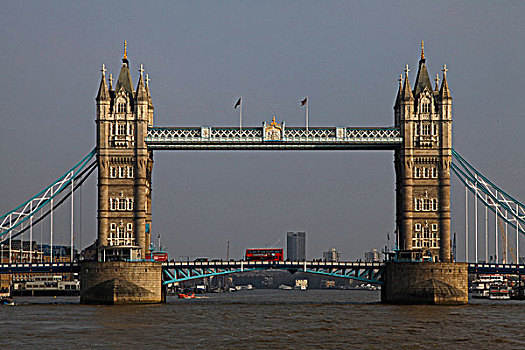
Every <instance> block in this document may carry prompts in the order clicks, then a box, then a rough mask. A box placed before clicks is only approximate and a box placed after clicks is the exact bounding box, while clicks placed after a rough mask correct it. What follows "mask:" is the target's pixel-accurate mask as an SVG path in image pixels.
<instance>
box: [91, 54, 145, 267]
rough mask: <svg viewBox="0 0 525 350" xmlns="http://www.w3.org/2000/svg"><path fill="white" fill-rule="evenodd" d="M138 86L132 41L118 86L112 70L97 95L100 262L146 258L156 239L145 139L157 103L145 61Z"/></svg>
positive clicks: (124, 58) (101, 84) (101, 83)
mask: <svg viewBox="0 0 525 350" xmlns="http://www.w3.org/2000/svg"><path fill="white" fill-rule="evenodd" d="M139 71H140V77H139V81H138V84H137V88H136V90H133V85H132V82H131V75H130V71H129V60H128V58H127V49H126V44H125V46H124V56H123V58H122V67H121V69H120V74H119V77H118V80H117V84H116V86H115V88H114V89H113V79H112V77H111V75H110V79H109V87H108V84H107V82H106V69H105V67H104V66H103V68H102V79H101V81H100V87H99V90H98V94H97V97H96V102H97V120H96V123H97V160H98V261H107V260H122V259H144V258H145V257H146V254H147V253H148V249H149V247H150V242H151V171H152V167H153V152H152V151H150V150H148V147H147V145H146V142H145V138H146V135H147V130H148V125H151V124H153V104H152V102H151V96H150V93H149V88H148V81H147V79H146V82H144V77H143V69H142V65H141V68H140V70H139Z"/></svg>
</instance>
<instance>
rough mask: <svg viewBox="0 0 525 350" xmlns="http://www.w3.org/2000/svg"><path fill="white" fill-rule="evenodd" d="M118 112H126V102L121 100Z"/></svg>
mask: <svg viewBox="0 0 525 350" xmlns="http://www.w3.org/2000/svg"><path fill="white" fill-rule="evenodd" d="M117 112H118V113H126V103H125V102H119V103H118V107H117Z"/></svg>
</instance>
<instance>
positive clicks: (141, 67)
mask: <svg viewBox="0 0 525 350" xmlns="http://www.w3.org/2000/svg"><path fill="white" fill-rule="evenodd" d="M139 72H140V75H141V76H142V75H143V74H144V67H143V66H142V64H141V65H140V69H139Z"/></svg>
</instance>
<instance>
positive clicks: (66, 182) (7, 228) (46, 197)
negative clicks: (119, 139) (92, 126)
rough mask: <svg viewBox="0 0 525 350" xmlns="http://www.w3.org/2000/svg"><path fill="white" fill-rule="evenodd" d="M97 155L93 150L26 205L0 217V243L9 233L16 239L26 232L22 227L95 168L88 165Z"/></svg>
mask: <svg viewBox="0 0 525 350" xmlns="http://www.w3.org/2000/svg"><path fill="white" fill-rule="evenodd" d="M95 154H96V150H95V149H93V150H92V151H91V152H90V153H89V154H88V155H86V156H85V157H84V158H82V160H81V161H80V162H78V163H77V164H75V166H73V167H72V168H71V169H70V170H68V171H67V172H66V173H65V174H64V175H62V176H61V177H59V178H58V179H57V180H56V181H55V182H53V183H52V184H51V185H49V186H48V187H46V188H45V189H43V190H42V191H41V192H39V193H37V194H36V195H35V196H33V197H32V198H31V199H29V200H28V201H26V202H25V203H23V204H21V205H19V206H18V207H16V208H15V209H13V210H11V211H10V212H8V213H6V214H4V215H2V216H1V217H0V241H1V242H0V243H3V242H4V241H5V240H7V238H6V237H7V236H6V235H9V233H11V236H12V237H16V236H18V235H19V234H21V233H22V232H23V231H25V228H22V227H21V225H22V224H23V223H24V222H26V221H27V220H28V219H29V218H31V217H33V216H34V215H36V214H37V212H38V211H39V210H40V209H42V208H43V207H44V206H45V205H46V204H48V203H49V202H50V201H51V200H52V199H53V198H55V197H56V196H58V195H59V194H60V193H62V192H63V191H64V190H65V189H67V188H69V186H70V185H71V183H72V182H74V181H75V180H76V179H78V178H80V177H82V176H83V175H84V174H85V170H87V169H88V168H90V167H93V164H91V165H88V164H89V162H90V161H91V160H92V159H93V158H94V157H95Z"/></svg>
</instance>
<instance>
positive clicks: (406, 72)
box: [405, 64, 410, 77]
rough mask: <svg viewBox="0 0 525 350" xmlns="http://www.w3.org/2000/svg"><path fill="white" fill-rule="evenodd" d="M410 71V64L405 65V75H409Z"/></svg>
mask: <svg viewBox="0 0 525 350" xmlns="http://www.w3.org/2000/svg"><path fill="white" fill-rule="evenodd" d="M408 72H410V69H408V64H406V65H405V76H406V77H408Z"/></svg>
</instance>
